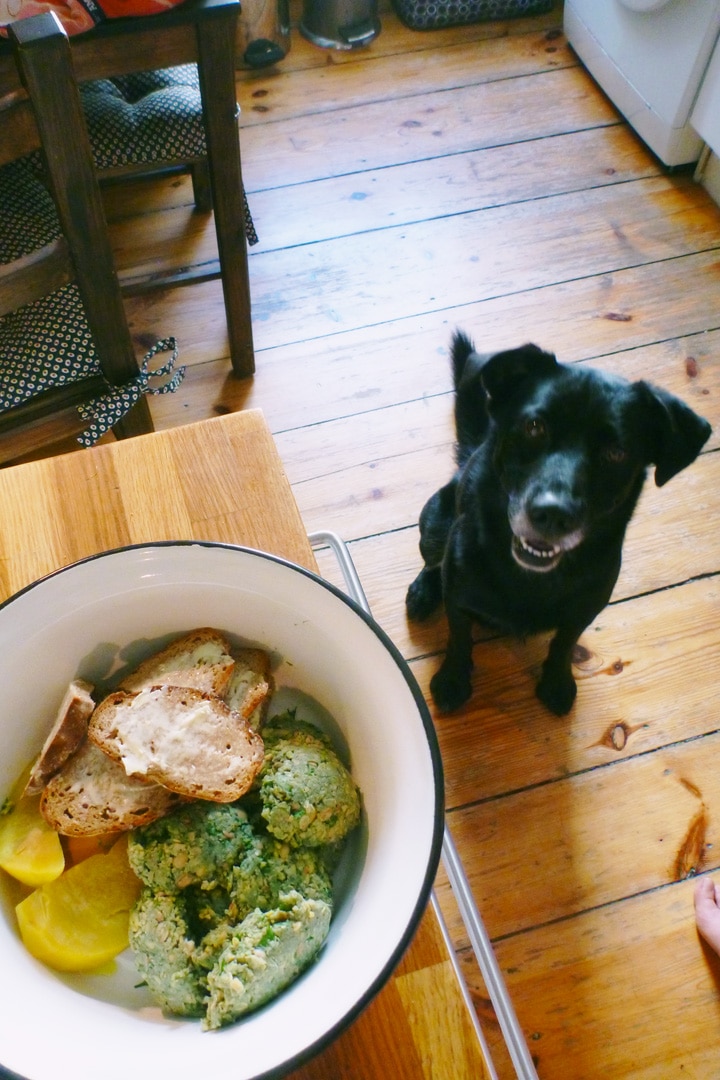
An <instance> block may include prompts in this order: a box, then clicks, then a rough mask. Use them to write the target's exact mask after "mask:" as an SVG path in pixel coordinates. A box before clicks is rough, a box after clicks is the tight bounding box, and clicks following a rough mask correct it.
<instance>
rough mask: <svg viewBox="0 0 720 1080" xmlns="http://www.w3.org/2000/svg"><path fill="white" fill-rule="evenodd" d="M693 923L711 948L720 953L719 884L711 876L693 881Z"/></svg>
mask: <svg viewBox="0 0 720 1080" xmlns="http://www.w3.org/2000/svg"><path fill="white" fill-rule="evenodd" d="M694 900H695V923H696V925H697V928H698V931H699V932H700V934H701V936H702V937H703V938H704V939H705V941H707V943H708V945H709V946H710V948H711V949H714V950H715V952H716V953H718V954H719V955H720V886H717V885H716V884H715V882H714V881H713V880H712V878H709V877H701V878H698V880H697V882H696V883H695V894H694Z"/></svg>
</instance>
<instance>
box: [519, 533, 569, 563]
mask: <svg viewBox="0 0 720 1080" xmlns="http://www.w3.org/2000/svg"><path fill="white" fill-rule="evenodd" d="M512 553H513V558H514V559H515V562H517V563H519V564H520V566H522V567H523V568H524V569H525V570H539V571H541V572H543V571H546V570H554V569H555V567H556V566H557V564H558V563H559V562H560V560H561V559H562V557H563V555H564V554H565V548H564V547H561V546H560V545H554V544H548V543H546V542H545V541H544V540H534V539H533V540H529V539H527V538H525V537H523V536H515V535H513V538H512Z"/></svg>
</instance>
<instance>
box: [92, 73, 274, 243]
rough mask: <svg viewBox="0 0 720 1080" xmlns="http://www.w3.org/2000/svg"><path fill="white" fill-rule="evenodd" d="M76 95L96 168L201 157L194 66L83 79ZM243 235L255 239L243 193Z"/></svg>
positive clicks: (203, 151)
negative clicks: (81, 106) (88, 80)
mask: <svg viewBox="0 0 720 1080" xmlns="http://www.w3.org/2000/svg"><path fill="white" fill-rule="evenodd" d="M80 97H81V100H82V104H83V110H84V112H85V120H86V122H87V126H88V132H89V134H90V142H91V143H92V148H93V155H94V158H95V164H96V165H97V167H98V168H99V169H111V168H114V167H115V168H117V167H118V166H123V165H148V164H154V163H157V162H168V163H171V162H175V161H178V162H184V161H188V160H190V159H192V158H202V157H205V155H206V153H207V149H206V144H205V128H204V126H203V114H202V97H201V95H200V80H199V78H198V71H197V65H196V64H181V65H180V66H178V67H172V68H162V69H160V70H158V71H141V72H136V73H135V74H133V75H123V76H120V77H118V78H114V79H95V80H92V81H91V82H86V83H83V84H82V85H81V87H80ZM243 201H244V223H243V224H244V227H245V236H246V239H247V242H248V244H249V245H251V246H252V245H253V244H256V243H257V242H258V236H257V233H256V232H255V226H254V224H253V220H252V215H251V213H250V208H249V206H248V202H247V198H246V197H245V193H244V192H243Z"/></svg>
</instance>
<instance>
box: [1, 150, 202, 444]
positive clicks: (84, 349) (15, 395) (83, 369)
mask: <svg viewBox="0 0 720 1080" xmlns="http://www.w3.org/2000/svg"><path fill="white" fill-rule="evenodd" d="M61 235H62V233H61V230H60V223H59V222H58V219H57V215H56V212H55V204H54V203H53V201H52V199H51V197H50V195H49V193H48V192H47V190H46V189H45V187H44V186H43V184H42V183H41V182H40V180H39V179H38V176H37V172H36V165H35V163H34V161H32V160H30V159H29V158H24V159H21V160H19V161H13V162H11V163H10V164H8V165H4V166H3V167H2V168H0V264H8V263H11V262H14V261H15V260H16V259H19V258H21V257H22V256H23V255H29V254H31V253H32V252H33V251H36V250H38V249H39V248H41V247H43V246H44V245H45V244H48V243H51V242H52V241H53V240H56V239H57V238H58V237H60V236H61ZM166 350H168V351H171V352H172V359H171V360H170V361H169V362H168V363H167V364H165V365H163V366H162V367H161V368H160V369H157V370H155V371H153V372H150V370H149V361H150V359H151V356H152V355H154V354H155V352H159V351H166ZM175 358H176V352H175V342H174V341H173V340H172V339H168V340H167V341H163V342H160V343H159V344H158V346H156V347H155V349H154V350H152V351H151V353H148V355H147V357H146V358H145V360H144V362H143V365H142V367H141V371H140V374H139V375H138V376H137V377H136V378H134V379H132V380H130V382H129V383H128V384H127V385H126V386H122V387H113V386H110V385H109V384H107V392H106V393H105V394H103V395H101V396H100V397H98V398H96V399H95V400H94V401H92V402H89V403H88V404H87V405H84V406H83V408H82V409H81V414H82V416H83V418H84V419H86V420H87V421H88V427H87V430H86V431H85V432H84V433H83V434H82V435H81V436H80V437H79V442H81V443H82V444H83V445H85V446H91V445H92V444H93V443H94V442H96V441H97V439H99V438H100V436H101V435H103V434H104V433H105V432H106V431H108V430H109V428H111V427H112V426H113V425H114V424H116V423H117V422H118V420H120V419H121V418H122V417H123V416H124V415H125V414H126V413H127V412H128V411H129V410H130V409H131V408H132V406H133V405H134V404H135V403H136V402H137V401H138V399H139V398H140V397H141V396H142V394H144V393H168V392H171V391H173V390H175V389H177V387H178V386H179V384H180V381H181V380H182V377H183V374H184V368H180V369H178V370H175V371H173V367H174V362H175ZM99 374H101V372H100V365H99V362H98V357H97V352H96V349H95V344H94V341H93V338H92V335H91V333H90V327H89V326H88V322H87V318H86V316H85V309H84V307H83V304H82V300H81V298H80V293H79V290H78V288H77V285H74V284H71V285H65V286H63V288H61V289H57V290H56V291H55V292H53V293H50V294H48V295H47V296H44V297H42V298H41V299H39V300H35V301H34V302H33V303H30V304H25V305H24V306H23V307H21V308H18V309H16V310H15V311H11V312H9V313H8V314H7V315H4V316H2V317H0V412H3V411H4V410H6V409H11V408H13V407H15V406H17V405H21V404H23V403H24V402H27V401H30V400H32V399H33V398H35V397H37V396H38V395H39V394H42V393H43V392H44V391H46V390H49V389H51V388H53V387H56V386H63V385H69V384H73V383H79V382H83V381H84V380H85V379H88V378H90V377H92V376H97V375H99ZM150 379H152V380H153V383H159V385H151V384H150V382H149V380H150Z"/></svg>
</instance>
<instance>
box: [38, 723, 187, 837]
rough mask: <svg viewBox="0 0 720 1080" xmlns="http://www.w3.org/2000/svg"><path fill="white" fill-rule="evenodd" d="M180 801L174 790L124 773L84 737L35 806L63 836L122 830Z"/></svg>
mask: <svg viewBox="0 0 720 1080" xmlns="http://www.w3.org/2000/svg"><path fill="white" fill-rule="evenodd" d="M182 802H184V800H183V799H182V798H181V797H180V796H179V795H177V794H176V793H175V792H173V791H169V790H168V789H167V788H164V787H161V786H160V785H159V784H151V783H148V782H147V781H146V780H142V779H137V778H134V777H128V776H127V774H126V772H125V770H124V769H123V767H122V766H121V765H118V764H117V762H115V761H113V760H112V758H109V757H108V756H107V754H104V753H103V752H102V750H99V749H98V747H97V746H95V744H94V743H92V742H90V740H89V739H86V740H85V742H84V743H82V745H81V746H80V748H79V750H77V751H76V752H75V754H73V756H72V757H71V758H70V759H69V760H68V761H67V762H66V763H65V765H64V766H63V767H62V769H60V771H59V772H57V773H56V774H55V776H54V777H53V778H52V780H50V781H49V783H48V784H47V785H46V786H45V789H44V791H43V793H42V796H41V798H40V810H41V812H42V814H43V817H44V818H45V820H46V821H47V823H48V824H49V825H50V826H51V827H52V828H53V829H55V831H56V832H59V833H62V834H63V835H65V836H99V835H102V834H103V833H114V832H125V831H126V830H128V829H134V828H135V827H136V826H138V825H147V824H149V823H150V822H151V821H156V820H157V818H161V817H164V816H165V814H168V813H169V812H170V811H171V810H173V809H174V808H175V807H176V806H179V805H180V804H181V803H182Z"/></svg>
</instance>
